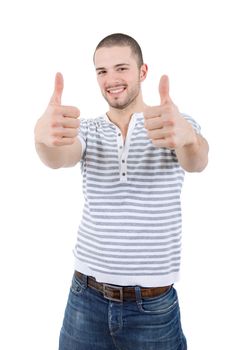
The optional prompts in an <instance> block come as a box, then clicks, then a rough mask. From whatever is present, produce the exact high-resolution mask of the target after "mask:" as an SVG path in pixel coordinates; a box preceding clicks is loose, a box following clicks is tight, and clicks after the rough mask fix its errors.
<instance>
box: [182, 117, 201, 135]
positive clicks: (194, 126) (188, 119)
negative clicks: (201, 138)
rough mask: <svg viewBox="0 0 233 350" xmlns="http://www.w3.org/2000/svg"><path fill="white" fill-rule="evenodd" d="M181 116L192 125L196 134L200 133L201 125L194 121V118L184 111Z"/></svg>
mask: <svg viewBox="0 0 233 350" xmlns="http://www.w3.org/2000/svg"><path fill="white" fill-rule="evenodd" d="M182 116H183V117H184V118H185V119H186V120H187V121H188V122H189V123H190V124H191V125H192V127H193V129H194V130H195V131H196V133H197V134H201V127H200V125H199V124H198V123H197V122H196V120H194V119H193V118H192V117H190V116H189V115H187V114H184V113H182Z"/></svg>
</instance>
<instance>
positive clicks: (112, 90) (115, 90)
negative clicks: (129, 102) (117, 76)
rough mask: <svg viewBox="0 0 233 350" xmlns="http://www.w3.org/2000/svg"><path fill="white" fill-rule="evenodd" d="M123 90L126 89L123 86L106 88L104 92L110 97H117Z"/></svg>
mask: <svg viewBox="0 0 233 350" xmlns="http://www.w3.org/2000/svg"><path fill="white" fill-rule="evenodd" d="M125 89H126V87H125V86H116V87H112V88H108V89H106V90H107V92H108V93H109V94H111V95H117V94H120V93H122V92H123V91H124V90H125Z"/></svg>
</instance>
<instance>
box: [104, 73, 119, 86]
mask: <svg viewBox="0 0 233 350" xmlns="http://www.w3.org/2000/svg"><path fill="white" fill-rule="evenodd" d="M105 78H106V80H105V85H106V86H108V87H111V86H115V85H117V84H119V83H120V77H119V74H118V73H117V72H108V74H107V75H106V77H105Z"/></svg>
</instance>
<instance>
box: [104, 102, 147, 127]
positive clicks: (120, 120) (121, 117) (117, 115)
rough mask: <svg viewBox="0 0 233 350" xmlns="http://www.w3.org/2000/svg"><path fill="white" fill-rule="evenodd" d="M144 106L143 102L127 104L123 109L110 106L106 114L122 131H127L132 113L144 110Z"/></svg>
mask: <svg viewBox="0 0 233 350" xmlns="http://www.w3.org/2000/svg"><path fill="white" fill-rule="evenodd" d="M146 107H147V106H146V104H145V103H144V102H142V103H141V104H138V105H137V106H128V107H127V108H125V109H117V108H112V107H110V109H109V111H108V112H107V115H108V118H109V119H110V120H111V122H112V123H114V124H116V125H117V126H118V127H119V128H120V129H121V130H122V131H123V130H126V131H127V129H128V126H129V123H130V120H131V117H132V115H133V114H134V113H140V112H144V110H145V108H146Z"/></svg>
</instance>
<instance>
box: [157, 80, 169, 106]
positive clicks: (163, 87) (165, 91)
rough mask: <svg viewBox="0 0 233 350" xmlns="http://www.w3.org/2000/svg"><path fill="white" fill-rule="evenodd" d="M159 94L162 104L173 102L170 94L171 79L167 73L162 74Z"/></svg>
mask: <svg viewBox="0 0 233 350" xmlns="http://www.w3.org/2000/svg"><path fill="white" fill-rule="evenodd" d="M159 94H160V101H161V105H163V104H165V103H167V102H171V98H170V96H169V79H168V76H167V75H162V77H161V78H160V82H159Z"/></svg>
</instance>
